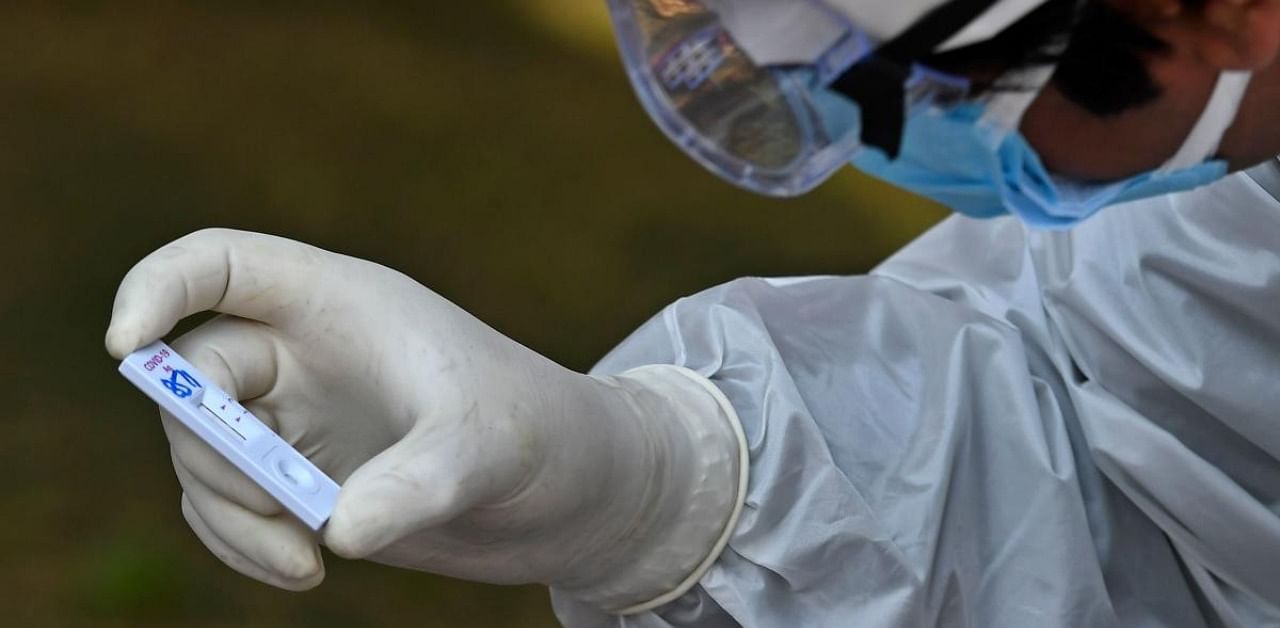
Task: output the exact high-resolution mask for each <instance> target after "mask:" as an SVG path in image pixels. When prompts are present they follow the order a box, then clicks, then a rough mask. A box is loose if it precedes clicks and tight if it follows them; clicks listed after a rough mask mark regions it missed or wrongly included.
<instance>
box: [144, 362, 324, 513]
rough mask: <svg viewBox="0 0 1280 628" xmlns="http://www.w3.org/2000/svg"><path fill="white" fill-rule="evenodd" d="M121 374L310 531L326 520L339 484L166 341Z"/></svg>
mask: <svg viewBox="0 0 1280 628" xmlns="http://www.w3.org/2000/svg"><path fill="white" fill-rule="evenodd" d="M120 373H121V374H123V375H124V376H125V378H126V379H128V380H129V381H130V382H131V383H133V385H134V386H137V387H138V389H139V390H141V391H142V392H144V393H146V395H147V396H148V397H150V398H151V400H152V401H154V402H156V403H157V404H159V405H160V407H162V408H164V409H165V410H166V411H168V412H169V413H170V414H172V415H173V416H175V417H177V419H178V420H179V421H181V422H182V424H183V425H186V426H187V427H188V428H189V429H190V430H191V431H192V432H193V433H195V435H196V436H199V437H200V439H201V440H203V441H204V442H206V443H208V444H209V446H211V447H213V449H214V450H215V451H217V452H218V453H219V454H221V455H222V456H223V457H224V458H226V459H227V460H228V461H230V462H231V464H233V465H235V467H236V468H237V469H240V471H242V472H244V474H245V475H247V476H249V479H251V480H253V481H254V482H256V483H257V484H258V486H261V487H262V488H263V489H264V490H266V491H267V493H269V494H270V495H271V496H272V497H274V498H275V499H276V500H277V501H279V502H280V504H281V505H283V506H284V507H285V509H287V510H288V511H289V512H291V513H293V515H294V516H296V517H297V518H298V519H299V520H301V521H302V523H304V524H306V526H307V527H309V528H311V529H312V530H319V529H320V528H321V527H322V526H324V523H325V522H326V521H328V520H329V515H330V514H331V513H332V512H333V504H334V502H335V501H336V500H337V498H338V485H337V484H336V483H335V482H334V481H333V480H331V479H329V476H327V475H325V474H324V472H323V471H321V470H320V469H318V468H316V466H315V465H314V464H311V461H310V460H307V458H306V457H305V456H303V455H302V454H300V453H298V451H297V450H296V449H294V448H293V446H292V445H290V444H289V443H287V442H285V441H284V439H282V438H280V436H278V435H277V434H276V433H275V432H273V431H271V429H270V428H268V427H267V426H266V425H263V423H262V421H260V420H258V417H255V416H253V413H251V412H249V411H248V410H247V409H245V407H244V406H242V405H240V403H239V402H238V401H237V400H236V399H234V398H233V397H232V396H231V395H228V394H227V393H226V392H225V391H223V390H221V389H220V388H218V387H217V386H215V385H214V384H213V383H212V382H211V381H210V380H209V378H207V377H205V376H204V374H203V373H201V372H199V371H198V370H196V368H195V367H194V366H192V365H191V363H190V362H187V361H186V360H184V359H183V358H182V356H180V355H178V352H177V351H174V350H173V348H171V347H169V346H168V345H166V344H165V343H164V342H155V343H153V344H151V345H148V346H146V347H143V348H141V349H139V350H137V351H135V352H133V353H131V354H129V356H128V357H126V358H125V359H124V361H123V362H121V363H120Z"/></svg>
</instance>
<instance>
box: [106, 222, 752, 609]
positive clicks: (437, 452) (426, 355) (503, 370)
mask: <svg viewBox="0 0 1280 628" xmlns="http://www.w3.org/2000/svg"><path fill="white" fill-rule="evenodd" d="M202 310H215V311H218V312H222V313H223V314H224V315H223V316H220V317H218V318H215V319H213V320H212V321H210V322H208V323H206V324H204V325H202V326H200V327H199V328H197V329H195V330H194V331H192V332H190V333H188V334H186V335H184V336H183V337H182V338H181V339H179V340H178V341H176V342H175V343H174V346H175V348H177V349H178V351H179V352H181V353H182V354H183V355H184V356H185V357H186V358H187V359H188V360H190V361H191V362H192V364H194V365H195V366H196V367H197V368H199V369H201V370H202V371H204V372H205V373H206V374H207V375H208V376H209V377H211V378H212V379H214V380H215V381H216V383H217V384H218V386H220V387H222V388H223V389H225V390H226V391H228V393H231V394H233V395H235V396H237V397H238V398H240V399H241V400H242V401H243V403H244V405H245V406H246V407H248V408H249V409H250V410H251V411H252V412H253V413H254V414H256V415H257V416H258V417H260V418H261V419H262V420H263V421H264V422H265V423H267V424H268V425H269V426H271V427H272V428H273V429H275V430H276V431H278V432H279V433H280V435H281V436H282V437H283V438H284V439H285V440H287V441H289V442H290V443H293V444H294V445H295V446H296V447H297V448H298V450H299V451H301V452H302V453H303V454H304V455H306V456H307V457H308V458H310V459H311V460H312V461H313V462H315V463H316V465H317V466H318V467H320V468H321V469H322V470H324V471H325V472H326V473H328V474H329V475H330V476H331V477H333V478H334V480H335V481H337V482H339V483H340V484H342V490H341V492H340V493H339V495H338V500H337V504H336V506H335V508H334V512H333V515H332V517H331V519H330V520H329V523H328V525H327V526H326V527H325V528H324V529H323V531H322V534H323V536H322V538H316V536H315V535H313V534H312V533H311V532H310V531H308V530H307V529H306V528H305V527H304V526H302V525H301V524H300V523H299V522H297V521H295V520H294V519H292V518H291V517H290V516H289V515H288V514H287V513H285V512H284V511H283V510H282V508H281V507H280V506H279V504H277V503H276V502H275V501H274V500H273V499H272V498H271V497H270V496H269V495H268V494H267V493H266V492H265V491H263V490H262V489H261V488H259V487H258V486H257V485H255V484H253V483H252V482H251V481H250V480H249V479H248V478H246V477H245V476H244V475H242V474H241V473H240V472H239V471H238V470H237V469H235V468H234V467H233V466H231V464H230V463H228V462H227V461H225V460H224V459H222V458H221V457H220V456H219V455H218V454H217V453H216V452H214V451H213V450H212V449H211V448H210V447H208V446H207V445H205V444H204V443H203V442H202V441H200V440H198V439H197V438H196V437H195V436H194V435H193V434H191V433H190V432H189V431H188V430H187V428H186V427H184V426H183V425H182V424H181V423H179V422H177V421H176V420H175V419H174V418H173V417H171V416H165V415H164V413H163V412H162V419H163V423H164V428H165V431H166V434H167V435H168V438H169V441H170V445H171V449H172V457H173V464H174V469H175V471H176V472H177V475H178V480H179V482H180V483H181V485H182V488H183V491H184V494H183V498H182V512H183V514H184V515H185V517H186V519H187V522H188V523H189V524H190V526H191V528H192V529H193V530H194V531H195V533H196V535H197V536H199V538H200V540H201V541H203V542H204V544H205V545H206V546H208V548H209V549H210V550H211V551H212V552H213V553H214V554H215V555H217V556H218V557H219V558H220V559H222V560H223V561H224V562H225V563H227V564H228V565H230V566H231V567H232V568H234V569H236V570H238V571H240V572H241V573H244V574H246V575H248V576H251V577H254V578H257V579H259V580H261V581H263V582H267V583H269V584H273V585H275V586H278V587H282V588H286V589H294V590H302V589H307V588H310V587H313V586H315V585H316V584H318V583H319V582H320V581H321V580H322V579H323V577H324V568H323V565H322V561H321V557H320V553H319V550H318V545H317V544H318V543H319V542H320V541H321V540H322V541H323V543H324V544H325V545H326V546H328V547H329V548H330V549H331V550H332V551H333V552H335V553H337V554H338V555H340V556H344V557H350V558H366V557H367V558H371V559H373V560H376V561H379V562H383V563H387V564H392V565H399V566H403V567H408V568H412V569H420V570H425V571H432V572H436V573H441V574H446V575H451V576H455V577H460V578H466V579H471V580H479V581H485V582H494V583H525V582H541V583H546V584H550V585H553V586H556V587H558V588H560V589H562V590H565V591H569V592H571V593H572V594H573V595H576V596H577V597H579V598H581V599H583V600H585V601H587V602H589V603H592V604H595V605H597V606H598V607H600V608H603V609H606V610H615V611H619V610H622V609H624V607H628V606H631V605H635V604H643V603H645V602H646V601H662V600H663V599H669V598H670V597H672V596H673V595H674V594H676V593H678V592H680V590H681V589H684V588H687V587H688V586H691V585H692V584H693V581H694V580H695V579H696V578H697V577H698V576H699V575H700V573H701V570H702V569H703V568H705V567H706V566H707V565H709V564H710V562H711V560H712V559H713V558H714V555H715V554H717V553H718V552H719V549H720V548H721V547H723V543H724V541H725V539H726V538H727V534H728V532H729V530H730V529H731V528H732V525H733V520H734V519H735V518H736V513H737V509H738V508H739V507H740V501H741V494H742V492H743V486H745V484H744V481H745V478H744V477H743V474H744V473H745V469H746V464H745V458H744V457H745V445H744V444H743V442H742V437H741V429H740V427H738V425H737V418H736V416H734V414H733V411H732V409H731V407H730V406H729V404H728V402H727V401H726V400H725V399H724V397H723V396H722V395H721V394H720V393H719V391H718V390H717V389H716V388H715V387H714V386H712V385H711V384H710V383H709V382H707V381H706V380H704V379H702V378H701V377H699V376H697V375H696V374H693V373H692V372H690V371H687V370H684V369H680V368H677V367H672V366H655V367H646V368H643V369H637V370H635V371H630V372H628V373H625V374H622V375H620V376H617V377H611V378H596V377H590V376H586V375H581V374H578V373H574V372H571V371H569V370H567V369H564V368H562V367H560V366H558V365H557V364H555V363H553V362H551V361H550V360H547V359H546V358H543V357H542V356H540V355H538V354H536V353H534V352H533V351H530V350H529V349H527V348H525V347H523V346H521V345H519V344H517V343H515V342H514V341H512V340H510V339H508V338H506V337H504V336H502V335H501V334H499V333H497V332H496V331H494V330H493V329H491V328H489V327H487V326H486V325H484V324H483V323H481V322H480V321H479V320H477V319H476V318H474V317H472V316H470V315H469V314H467V313H466V312H464V311H462V310H461V309H460V308H458V307H456V306H454V305H453V304H452V303H449V302H448V301H446V300H445V299H443V298H441V297H440V296H438V295H436V294H435V293H433V292H431V291H430V290H427V289H426V288H424V287H423V286H421V285H419V284H418V283H416V282H414V281H413V280H412V279H410V278H408V277H406V276H404V275H402V274H400V273H397V272H395V271H392V270H390V269H388V268H385V267H383V266H379V265H377V264H373V263H371V262H366V261H362V260H358V259H354V258H350V257H346V256H342V255H337V254H334V253H329V252H327V251H323V250H320V249H316V248H314V247H310V246H307V245H304V244H300V243H297V242H293V241H289V240H285V239H281V238H276V237H271V236H265V235H259V234H251V233H244V232H236V231H228V230H206V231H201V232H198V233H194V234H192V235H189V236H187V237H185V238H182V239H180V240H178V241H176V242H174V243H172V244H170V245H168V246H166V247H164V248H162V249H160V250H158V251H156V252H155V253H153V254H151V255H150V256H148V257H147V258H145V259H144V260H142V261H141V262H140V263H138V265H137V266H135V267H134V268H133V269H132V270H131V271H130V272H129V274H128V275H127V276H126V277H125V279H124V281H123V282H122V284H121V286H120V289H119V292H118V294H117V296H116V302H115V307H114V310H113V312H112V319H111V325H110V328H109V330H108V332H107V348H108V351H110V353H111V354H112V355H114V356H115V357H117V358H122V357H123V356H125V355H126V354H128V353H129V352H131V351H133V350H135V349H137V348H139V347H141V346H143V345H145V344H147V343H149V342H151V341H153V340H155V339H157V338H159V337H161V336H162V335H163V334H165V333H167V332H168V331H169V330H170V329H172V327H173V325H174V324H175V323H176V322H177V321H178V320H179V319H181V318H182V317H184V316H187V315H190V314H192V313H195V312H199V311H202ZM664 594H665V595H664ZM655 598H662V599H658V600H655ZM633 610H634V609H633Z"/></svg>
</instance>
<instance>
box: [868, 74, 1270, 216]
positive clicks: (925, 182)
mask: <svg viewBox="0 0 1280 628" xmlns="http://www.w3.org/2000/svg"><path fill="white" fill-rule="evenodd" d="M1248 82H1249V73H1247V72H1224V73H1222V74H1221V75H1220V77H1219V79H1218V83H1217V85H1216V87H1215V89H1214V92H1213V95H1212V96H1211V97H1210V101H1209V104H1208V106H1206V107H1205V110H1204V113H1203V114H1202V115H1201V117H1200V120H1199V121H1198V122H1197V123H1196V126H1195V127H1194V128H1193V129H1192V131H1191V133H1190V134H1189V135H1188V136H1187V138H1186V140H1185V141H1184V143H1183V145H1182V148H1180V149H1179V151H1178V153H1177V154H1175V155H1174V157H1173V158H1171V159H1170V160H1169V161H1168V162H1166V163H1165V164H1164V165H1163V166H1161V167H1160V168H1157V169H1155V170H1151V171H1148V172H1144V173H1141V174H1138V175H1135V176H1132V177H1129V178H1127V179H1124V180H1121V181H1113V182H1106V183H1084V182H1074V181H1070V180H1067V179H1064V178H1061V177H1057V176H1054V175H1053V174H1051V173H1050V172H1049V171H1048V170H1047V169H1046V168H1045V167H1044V164H1043V163H1042V162H1041V161H1040V158H1039V156H1038V155H1037V154H1036V151H1035V149H1034V148H1032V147H1031V145H1030V144H1029V143H1028V142H1027V140H1026V138H1024V137H1023V136H1022V134H1021V133H1019V132H1018V131H1017V123H1018V121H1019V120H1020V119H1021V116H1022V113H1023V111H1025V109H1026V106H1027V105H1029V103H1030V101H1031V99H1033V98H1034V93H1024V94H1013V95H1000V96H996V97H994V98H992V99H991V100H990V101H988V102H986V103H966V104H963V105H960V106H956V107H951V108H938V107H935V108H930V109H928V110H922V111H916V112H913V113H912V114H911V116H910V117H909V118H908V121H907V124H906V127H905V130H904V135H903V141H902V148H901V152H900V153H899V155H898V157H897V159H894V160H890V159H888V158H887V157H886V156H885V155H884V154H883V153H881V152H879V151H875V150H863V151H861V152H859V153H858V154H856V155H854V157H853V159H852V162H853V164H854V165H855V166H856V167H858V168H859V169H861V170H863V171H864V172H867V173H869V174H872V175H874V176H876V177H879V178H881V179H884V180H886V181H889V182H891V183H894V184H895V185H898V186H900V187H903V188H905V189H908V190H910V191H912V192H915V193H918V194H921V195H923V196H926V197H928V198H931V199H933V200H935V201H938V202H939V203H942V204H943V205H946V206H947V207H949V208H951V209H953V210H955V211H957V212H960V213H963V214H967V215H970V216H975V217H982V218H987V217H992V216H997V215H1001V214H1006V213H1008V214H1015V215H1017V216H1019V217H1020V218H1021V219H1022V220H1023V221H1025V222H1027V223H1028V224H1030V225H1033V226H1036V227H1043V228H1065V227H1069V226H1071V225H1073V224H1075V223H1077V222H1080V221H1081V220H1084V219H1085V218H1088V217H1089V216H1091V215H1093V214H1094V213H1095V212H1097V211H1098V210H1099V209H1102V208H1103V207H1106V206H1108V205H1114V204H1116V203H1122V202H1126V201H1132V200H1137V199H1140V198H1145V197H1149V196H1156V195H1160V194H1167V193H1170V192H1177V191H1181V190H1187V189H1191V188H1194V187H1197V186H1200V185H1204V184H1206V183H1210V182H1212V181H1214V180H1216V179H1219V178H1221V177H1222V176H1224V175H1225V174H1226V173H1227V165H1226V163H1225V162H1223V161H1222V160H1219V159H1210V157H1211V156H1212V155H1213V154H1215V153H1216V151H1217V146H1218V142H1219V141H1220V139H1221V137H1222V134H1223V133H1224V132H1225V131H1226V129H1227V127H1229V126H1230V124H1231V122H1232V120H1234V118H1235V113H1236V110H1237V109H1238V107H1239V103H1240V99H1241V98H1242V97H1243V94H1244V91H1245V88H1246V87H1247V85H1248Z"/></svg>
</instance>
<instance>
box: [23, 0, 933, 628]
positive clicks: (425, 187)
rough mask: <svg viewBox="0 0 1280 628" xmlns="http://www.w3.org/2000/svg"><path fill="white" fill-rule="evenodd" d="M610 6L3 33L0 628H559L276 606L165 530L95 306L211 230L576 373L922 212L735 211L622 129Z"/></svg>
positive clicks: (145, 448) (658, 142)
mask: <svg viewBox="0 0 1280 628" xmlns="http://www.w3.org/2000/svg"><path fill="white" fill-rule="evenodd" d="M605 19H606V17H605V14H604V10H603V0H505V1H502V0H491V1H489V2H453V3H449V2H446V3H438V2H425V1H419V2H364V3H352V2H324V1H320V2H311V3H298V4H297V5H295V6H289V5H287V4H286V3H275V2H237V1H223V2H208V3H176V2H124V1H120V2H110V3H107V2H91V1H87V0H86V1H79V2H61V3H57V2H31V3H26V2H16V1H10V2H5V3H3V5H2V6H0V212H2V215H3V218H4V220H3V223H0V262H2V264H0V269H2V270H0V272H2V273H3V275H2V276H0V286H2V287H0V329H2V330H3V336H2V337H3V344H0V369H3V377H0V399H3V401H4V406H3V409H4V414H3V416H0V421H3V425H4V426H5V430H4V434H3V436H0V482H3V486H4V490H3V491H2V492H0V495H2V496H3V497H0V499H2V500H3V501H0V512H2V513H3V514H4V519H3V521H0V541H2V542H3V544H2V545H0V591H3V593H0V624H3V625H6V626H106V627H110V626H131V627H136V626H195V627H198V626H319V627H323V626H382V625H386V626H392V625H410V624H411V625H414V626H464V625H465V626H552V625H555V622H554V619H553V618H552V616H551V614H550V611H549V608H548V603H547V596H546V592H545V591H544V590H543V589H542V588H540V587H532V586H531V587H514V588H498V587H489V586H480V585H471V584H466V583H460V582H456V581H452V580H447V579H443V578H437V577H434V576H430V575H426V574H419V573H412V572H406V571H400V570H395V569H391V568H387V567H381V566H378V565H373V564H367V563H355V562H348V561H342V560H340V559H337V558H334V557H332V556H329V557H328V580H327V581H326V582H325V583H324V584H323V585H321V587H320V588H318V589H317V590H315V591H312V592H308V593H302V594H292V593H285V592H281V591H276V590H274V589H271V588H268V587H266V586H264V585H259V584H257V583H254V582H252V581H249V580H247V579H244V578H242V577H240V576H238V575H237V574H235V573H234V572H232V571H231V570H230V569H228V568H225V567H223V566H222V565H221V564H220V563H218V562H217V561H216V559H214V558H213V557H212V556H211V555H210V554H208V553H206V552H205V551H204V549H203V548H202V547H201V546H200V545H199V543H198V542H197V541H196V539H195V537H194V536H193V535H192V534H191V533H190V532H189V531H188V529H187V527H186V524H185V523H184V522H183V520H182V518H181V515H180V513H179V511H178V497H179V492H178V488H177V483H176V482H175V481H174V479H173V477H172V472H171V470H170V467H169V461H168V452H167V446H166V443H165V440H164V437H163V435H162V433H161V430H160V429H159V425H158V421H157V420H156V416H155V410H154V408H153V407H152V406H151V405H150V404H149V403H148V402H146V401H145V400H144V398H143V397H142V395H141V394H139V393H137V392H135V391H134V390H133V389H132V388H131V387H129V386H128V385H127V384H126V383H125V382H124V381H123V380H122V379H121V378H120V377H119V376H117V375H116V373H115V364H114V362H113V361H112V360H111V359H110V358H108V356H107V355H106V354H105V353H104V351H103V350H102V349H101V346H102V341H101V337H102V334H103V331H104V330H105V327H106V323H107V317H108V314H109V311H110V305H111V299H112V295H113V291H114V289H115V286H116V283H117V282H118V281H119V279H120V278H121V277H122V276H123V275H124V273H125V271H127V270H128V268H129V266H130V265H131V264H132V263H133V262H135V261H137V260H138V259H139V258H141V257H142V256H143V255H145V254H146V253H148V252H149V251H151V250H152V249H154V248H156V247H158V246H160V245H162V244H164V243H165V242H167V241H169V240H171V239H174V238H176V237H178V236H180V235H183V234H185V233H187V232H189V231H192V230H195V229H198V228H201V227H205V226H212V225H219V226H229V227H237V228H242V229H252V230H258V231H265V232H269V233H275V234H279V235H284V236H288V237H292V238H296V239H300V240H304V241H307V242H310V243H313V244H316V245H319V246H322V247H326V248H329V249H333V250H336V251H340V252H343V253H347V254H351V255H356V256H361V257H366V258H370V259H373V260H376V261H379V262H381V263H384V264H387V265H389V266H392V267H395V268H397V269H400V270H403V271H405V272H407V273H409V274H410V275H413V276H414V277H416V278H418V279H419V280H420V281H422V282H423V283H424V284H426V285H427V286H430V287H431V288H433V289H435V290H437V291H439V292H440V293H442V294H444V295H445V296H446V297H448V298H450V299H453V300H454V301H456V302H458V303H460V304H461V305H462V306H464V307H465V308H467V309H469V310H470V311H472V312H474V313H476V314H477V315H478V316H479V317H480V318H482V319H484V320H486V321H488V322H490V323H491V324H493V325H494V326H496V327H497V328H498V329H500V330H502V331H503V332H505V333H507V334H509V335H511V336H513V337H515V338H516V339H518V340H520V341H521V342H523V343H525V344H527V345H529V346H531V347H533V348H534V349H536V350H538V351H541V352H543V353H545V354H547V355H550V356H551V357H553V358H554V359H556V360H558V361H560V362H562V363H564V364H567V365H569V366H571V367H574V368H578V369H586V368H588V367H589V366H590V365H591V364H592V362H593V361H594V360H595V359H597V358H598V357H599V356H601V355H602V354H603V353H604V352H605V351H607V350H608V349H609V348H610V347H611V346H612V345H613V344H615V343H617V342H618V341H619V340H621V339H622V338H623V337H624V336H625V335H626V334H627V333H628V331H629V330H631V329H633V328H634V327H635V326H636V325H638V324H639V323H640V322H641V321H643V320H644V319H645V318H647V317H648V316H649V315H651V314H652V313H654V312H655V311H656V310H657V309H658V308H660V307H661V306H663V305H664V304H666V303H668V302H670V301H671V300H673V299H675V298H677V297H679V296H681V295H685V294H689V293H691V292H695V291H697V290H700V289H702V288H705V287H709V286H711V285H713V284H716V283H719V282H722V281H725V280H728V279H730V278H733V277H737V276H741V275H748V274H764V275H784V274H800V273H854V272H861V271H864V270H866V269H867V268H869V267H870V266H871V265H873V264H874V263H876V262H877V261H879V260H881V259H882V258H883V257H884V256H886V255H887V254H888V253H890V252H891V251H893V250H894V249H895V248H897V247H898V246H900V245H901V244H902V243H904V242H905V241H907V240H908V239H910V238H911V237H912V236H914V235H915V234H917V233H919V232H920V231H921V230H922V229H923V228H925V227H926V226H928V225H929V224H931V223H932V222H933V221H935V220H937V219H938V218H939V217H940V216H941V215H942V214H941V212H940V211H939V210H938V209H936V208H934V207H932V206H929V205H927V204H924V203H922V202H920V201H918V200H914V199H912V198H910V197H906V196H903V195H901V194H899V193H897V192H895V191H893V190H891V189H890V188H888V187H886V186H884V185H880V184H877V183H875V182H872V181H869V180H867V179H865V178H863V177H860V176H858V175H857V174H855V173H852V172H849V173H846V174H844V175H841V176H839V177H837V179H836V180H834V181H833V182H831V183H829V184H827V185H826V186H824V187H823V188H822V189H821V190H819V191H818V192H817V193H814V194H812V195H809V196H807V197H805V198H804V199H802V200H792V201H778V200H769V199H763V198H756V197H753V196H751V195H748V194H746V193H744V192H740V191H738V190H736V189H734V188H732V187H730V186H728V185H726V184H723V183H720V182H719V181H718V180H716V179H714V178H713V177H712V176H711V175H709V174H706V173H704V172H703V171H702V170H701V169H699V168H698V167H696V166H695V165H694V164H693V163H692V162H691V161H689V160H688V159H687V158H685V157H684V156H683V155H682V154H681V153H679V152H678V151H677V150H676V149H675V148H673V147H671V146H670V145H669V144H668V143H667V142H666V140H665V139H664V138H663V137H662V136H661V135H660V133H659V132H658V131H657V129H656V128H655V127H653V126H652V124H651V123H650V122H649V120H648V119H647V117H646V116H645V115H644V113H643V112H642V111H641V109H640V108H639V106H638V105H637V104H636V102H635V101H634V99H633V97H632V95H631V91H630V89H629V87H628V85H627V84H626V81H625V78H624V76H623V74H622V72H621V70H620V68H619V65H618V63H617V61H616V58H615V54H614V51H613V49H612V42H611V40H610V35H609V31H608V27H607V24H606V21H605Z"/></svg>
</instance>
